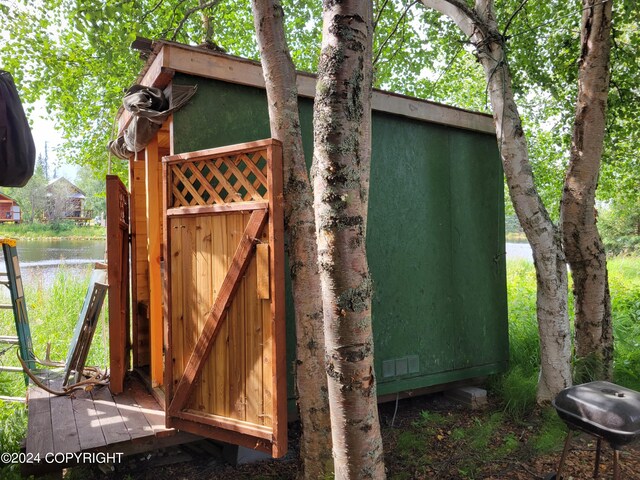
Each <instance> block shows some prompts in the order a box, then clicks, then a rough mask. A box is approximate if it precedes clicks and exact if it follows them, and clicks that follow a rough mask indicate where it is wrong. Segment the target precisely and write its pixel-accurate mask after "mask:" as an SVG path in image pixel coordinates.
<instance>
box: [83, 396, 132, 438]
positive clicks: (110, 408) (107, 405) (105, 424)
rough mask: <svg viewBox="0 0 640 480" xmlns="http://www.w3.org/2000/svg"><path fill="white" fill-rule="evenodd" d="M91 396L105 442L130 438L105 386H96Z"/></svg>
mask: <svg viewBox="0 0 640 480" xmlns="http://www.w3.org/2000/svg"><path fill="white" fill-rule="evenodd" d="M91 397H92V398H93V404H94V406H95V408H96V412H97V413H98V419H99V421H100V426H101V427H102V433H103V434H104V438H105V440H106V441H107V444H112V443H119V442H126V441H129V440H131V435H129V431H128V430H127V427H126V425H125V424H124V421H123V420H122V416H121V415H120V411H119V410H118V407H117V406H116V404H115V402H114V401H113V397H112V396H111V392H110V391H109V389H108V388H106V387H99V388H96V389H94V390H92V391H91Z"/></svg>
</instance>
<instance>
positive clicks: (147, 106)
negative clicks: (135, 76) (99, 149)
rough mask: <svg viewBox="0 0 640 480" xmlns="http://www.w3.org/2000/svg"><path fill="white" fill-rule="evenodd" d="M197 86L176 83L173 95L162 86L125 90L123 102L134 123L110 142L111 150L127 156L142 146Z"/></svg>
mask: <svg viewBox="0 0 640 480" xmlns="http://www.w3.org/2000/svg"><path fill="white" fill-rule="evenodd" d="M196 90H197V86H188V85H173V86H172V88H171V99H167V97H166V96H165V94H164V92H163V91H162V90H160V89H159V88H154V87H145V86H142V85H134V86H132V87H131V88H130V89H129V90H127V92H126V93H125V94H124V98H123V99H122V104H123V105H124V108H125V109H126V110H127V111H128V112H130V113H131V115H132V119H131V123H129V126H128V127H127V129H126V130H125V132H124V134H123V135H121V136H120V137H118V138H116V139H115V140H113V141H111V142H109V150H110V151H111V153H113V154H114V155H115V156H116V157H118V158H122V159H125V160H126V159H128V158H129V157H130V156H131V155H133V154H134V153H135V152H139V151H140V150H143V149H144V148H145V147H146V146H147V145H148V144H149V142H150V141H151V139H152V138H153V137H154V136H155V134H156V133H157V131H158V130H160V127H161V126H162V124H163V123H164V121H165V120H166V119H167V118H168V117H169V115H171V114H172V113H173V112H175V111H176V110H178V109H180V108H181V107H183V106H184V105H185V104H186V103H187V102H188V101H189V99H190V98H191V97H192V96H193V95H194V94H195V93H196Z"/></svg>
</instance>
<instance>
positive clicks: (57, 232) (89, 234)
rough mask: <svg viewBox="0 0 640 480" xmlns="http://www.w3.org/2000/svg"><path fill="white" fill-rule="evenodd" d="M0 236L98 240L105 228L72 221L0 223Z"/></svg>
mask: <svg viewBox="0 0 640 480" xmlns="http://www.w3.org/2000/svg"><path fill="white" fill-rule="evenodd" d="M0 237H10V238H22V239H33V238H38V239H43V238H72V239H86V240H99V239H101V238H105V237H106V229H105V227H100V226H96V225H76V224H75V223H73V222H57V223H20V224H17V225H15V224H3V225H0Z"/></svg>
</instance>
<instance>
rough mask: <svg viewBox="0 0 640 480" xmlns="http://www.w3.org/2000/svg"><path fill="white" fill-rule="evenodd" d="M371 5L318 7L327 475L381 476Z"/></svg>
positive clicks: (315, 174)
mask: <svg viewBox="0 0 640 480" xmlns="http://www.w3.org/2000/svg"><path fill="white" fill-rule="evenodd" d="M372 32H373V28H372V3H371V2H368V1H357V0H342V1H340V2H338V1H335V0H325V1H324V2H323V32H322V51H321V54H320V61H319V65H318V83H317V87H316V99H315V105H314V159H313V167H312V180H313V188H314V190H313V191H314V208H315V221H316V231H317V236H318V239H317V240H318V265H319V270H320V279H321V286H322V304H323V312H324V331H325V342H326V350H327V356H326V372H327V379H328V388H329V404H330V408H331V429H332V438H333V455H334V467H335V478H336V479H339V480H342V479H354V480H355V479H358V480H360V479H375V480H381V479H384V478H385V471H384V461H383V455H382V439H381V436H380V423H379V421H378V407H377V399H376V380H375V374H374V370H373V333H372V328H371V290H372V285H371V277H370V274H369V267H368V264H367V256H366V248H365V228H366V212H367V185H366V180H365V181H363V180H362V178H363V177H364V178H365V179H366V178H368V172H369V168H370V133H369V132H370V129H371V114H370V111H371V83H372V64H371V50H372V45H371V36H372Z"/></svg>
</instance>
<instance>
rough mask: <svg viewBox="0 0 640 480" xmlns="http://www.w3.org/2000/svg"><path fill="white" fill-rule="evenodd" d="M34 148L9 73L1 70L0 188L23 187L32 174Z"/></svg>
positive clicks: (27, 123) (25, 118)
mask: <svg viewBox="0 0 640 480" xmlns="http://www.w3.org/2000/svg"><path fill="white" fill-rule="evenodd" d="M35 163H36V147H35V145H34V143H33V136H32V135H31V129H30V128H29V122H28V121H27V117H26V115H25V114H24V109H23V108H22V103H21V102H20V97H19V95H18V91H17V89H16V86H15V84H14V83H13V78H12V77H11V74H10V73H9V72H5V71H4V70H0V187H23V186H24V185H25V184H26V183H27V182H28V181H29V179H30V178H31V176H32V175H33V168H34V166H35Z"/></svg>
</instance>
